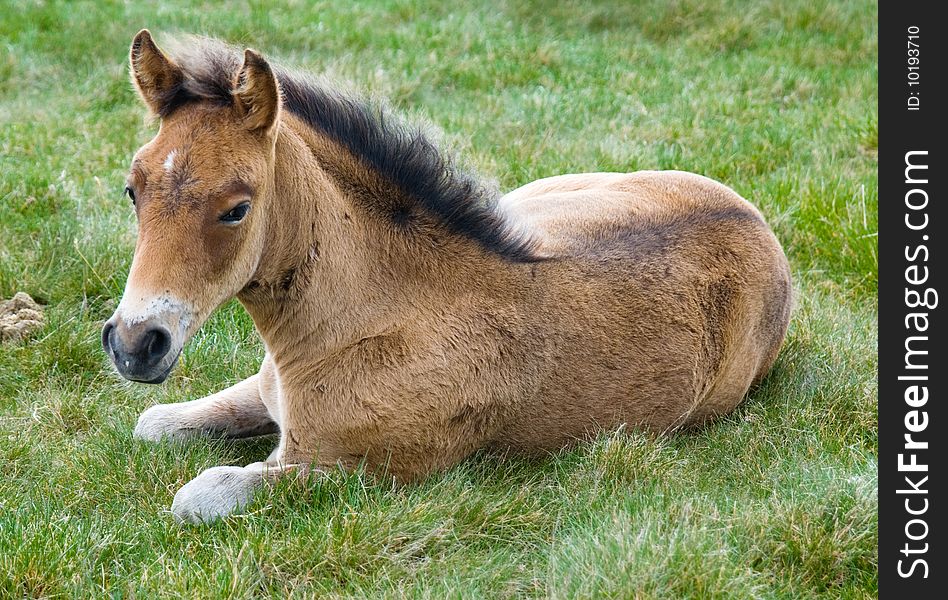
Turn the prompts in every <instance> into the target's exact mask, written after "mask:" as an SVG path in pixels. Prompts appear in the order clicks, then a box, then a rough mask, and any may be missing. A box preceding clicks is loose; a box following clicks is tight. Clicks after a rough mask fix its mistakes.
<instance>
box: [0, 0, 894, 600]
mask: <svg viewBox="0 0 948 600" xmlns="http://www.w3.org/2000/svg"><path fill="white" fill-rule="evenodd" d="M876 19H877V6H876V4H875V3H874V2H871V1H842V2H826V3H823V2H812V1H804V0H772V1H761V2H744V1H738V0H679V1H675V2H662V1H659V0H644V1H641V2H614V3H613V2H580V1H572V0H570V1H563V2H557V3H555V4H553V3H544V2H540V1H538V0H534V1H529V0H525V1H523V2H503V1H499V0H497V1H493V2H489V1H488V2H480V3H474V4H472V5H468V4H466V3H427V2H422V1H421V0H391V1H371V2H362V3H352V4H349V3H345V2H328V1H327V2H302V1H295V2H287V3H285V4H281V5H280V6H279V7H277V6H276V5H275V3H268V2H263V1H251V2H217V1H213V2H212V1H208V2H201V3H196V2H195V3H192V2H183V1H179V0H168V1H165V2H161V3H160V5H157V4H156V5H155V6H150V5H149V3H124V2H112V1H109V2H92V1H76V2H61V1H55V0H45V1H44V0H0V298H10V297H12V296H13V295H14V293H16V292H17V291H25V292H27V293H29V294H31V295H32V296H33V297H34V298H36V299H37V300H39V301H40V302H41V303H43V304H44V305H45V310H46V320H45V324H44V326H43V328H42V329H41V330H39V331H38V332H36V333H34V334H33V335H32V336H31V337H30V338H28V339H26V340H22V341H7V342H3V344H2V346H0V598H20V597H44V598H104V597H139V598H163V597H169V598H171V597H182V598H193V597H226V598H258V597H287V596H292V597H340V598H341V597H351V598H377V597H421V598H426V597H427V598H448V597H470V598H534V597H552V598H592V597H605V598H631V597H641V598H718V597H734V598H751V597H754V598H783V597H787V598H807V597H833V598H863V597H865V598H869V597H875V596H876V594H877V579H878V575H877V571H878V560H877V552H876V545H877V540H878V522H877V515H876V511H877V505H878V501H877V475H876V473H877V465H876V463H877V449H878V443H877V434H876V429H877V413H876V396H877V383H876V368H877V359H876V349H877V325H876V320H877V301H876V291H877V252H876V241H877V240H876V232H877V206H878V188H877V180H876V160H877V140H878V116H877V114H878V113H877V105H876V95H877V67H876V57H877V52H878V48H877V43H876ZM142 27H148V28H150V29H151V31H152V32H153V33H155V34H156V36H157V39H158V42H159V43H161V41H162V36H163V35H164V36H167V35H168V34H174V33H181V32H190V33H203V34H208V35H212V36H215V37H220V38H223V39H225V40H227V41H230V42H233V43H237V44H240V45H244V46H251V47H254V48H257V49H259V50H261V51H263V52H264V53H265V54H267V56H269V57H270V58H271V59H272V60H274V61H275V62H279V63H282V64H286V65H290V66H294V67H297V68H300V69H305V70H311V71H314V72H319V73H326V74H329V75H331V76H332V77H335V78H337V79H339V80H341V81H344V82H349V84H350V85H351V87H354V88H355V89H359V90H362V91H364V92H365V93H366V94H368V95H372V96H377V97H383V98H387V99H388V101H389V103H390V105H391V106H392V107H393V108H394V109H396V110H397V111H398V112H400V113H402V114H404V115H406V117H407V118H408V119H409V120H416V121H420V122H425V123H432V124H436V125H437V126H438V127H439V128H440V129H441V131H442V132H443V136H444V138H445V140H446V143H447V144H448V145H449V146H450V147H452V148H453V149H454V150H455V151H456V152H458V153H459V154H460V155H461V156H463V162H464V163H465V164H467V165H469V166H470V167H471V168H473V169H474V170H476V171H477V172H479V173H481V174H483V175H484V176H485V177H486V178H490V179H494V180H496V182H497V185H498V186H499V187H500V188H501V189H502V190H508V189H512V188H514V187H517V186H519V185H522V184H524V183H526V182H528V181H531V180H533V179H537V178H540V177H545V176H550V175H555V174H559V173H564V172H582V171H633V170H638V169H673V168H674V169H683V170H688V171H694V172H697V173H701V174H704V175H707V176H709V177H712V178H715V179H718V180H720V181H722V182H724V183H726V184H728V185H730V186H731V187H733V188H734V189H735V190H737V191H738V192H739V193H740V194H741V195H743V196H744V197H746V198H748V199H750V200H752V201H753V202H754V203H755V204H756V205H757V206H758V207H760V209H761V210H762V212H763V213H764V215H765V216H766V218H767V219H768V221H769V222H770V223H771V225H772V226H773V228H774V230H775V232H776V234H777V236H778V238H779V239H780V240H781V242H782V243H783V245H784V247H785V249H786V252H787V255H788V257H789V259H790V262H791V265H792V270H793V279H794V293H795V308H794V312H793V317H792V321H791V325H790V330H789V334H788V338H787V341H786V344H785V347H784V349H783V352H782V354H781V356H780V358H779V359H778V361H777V364H776V366H775V368H774V370H773V372H772V373H771V375H770V376H769V377H768V378H767V379H766V380H765V381H764V382H763V384H762V385H761V386H760V387H758V388H757V389H756V390H753V391H752V393H751V394H750V395H749V396H748V398H747V399H746V400H745V401H744V403H743V404H742V405H741V406H740V407H739V408H738V409H737V410H736V411H735V412H734V413H733V414H732V415H730V416H728V417H726V418H723V419H720V420H718V421H716V422H714V423H713V424H711V425H708V426H706V427H703V428H701V429H699V430H697V431H690V432H683V433H680V434H677V435H673V436H667V437H650V436H646V435H643V434H641V433H639V432H635V431H621V432H618V433H616V434H613V435H609V436H605V437H603V438H601V439H599V440H597V441H595V442H592V443H588V444H584V445H581V446H579V447H577V448H574V449H571V450H568V451H564V452H561V453H559V454H557V455H555V456H550V457H547V458H543V459H542V460H525V459H522V458H518V457H515V456H509V457H496V456H475V457H473V458H472V459H470V460H468V461H466V462H465V463H463V464H462V465H461V466H459V467H458V468H455V469H452V470H451V471H449V472H446V473H443V474H440V475H437V476H434V477H432V478H431V479H430V480H428V481H426V482H424V483H420V484H416V485H411V486H406V487H402V488H392V487H391V486H388V485H384V484H380V483H378V482H375V481H373V480H372V479H371V478H368V477H365V476H363V475H360V474H358V473H356V474H348V475H347V474H344V473H333V474H331V475H329V476H326V477H321V478H318V479H315V480H312V481H309V482H300V481H285V482H281V483H279V484H278V485H276V486H275V487H273V488H271V489H267V490H266V491H264V492H263V493H261V494H260V495H259V497H258V498H257V500H256V502H255V503H254V504H253V505H252V506H251V507H250V509H249V512H247V513H246V514H243V515H240V516H234V517H231V518H228V519H226V520H224V521H222V522H219V523H216V524H214V525H211V526H206V527H184V528H183V527H179V526H177V525H176V524H175V523H174V521H173V519H172V517H171V514H170V512H169V511H168V508H169V506H170V504H171V499H172V496H173V494H174V492H175V491H176V490H177V489H178V488H179V487H181V486H182V485H183V484H184V483H186V482H187V481H189V480H190V479H191V478H193V477H194V476H196V475H197V474H198V473H199V472H200V471H201V470H203V469H204V468H207V467H211V466H215V465H220V464H240V465H243V464H246V463H250V462H254V461H256V460H260V459H262V458H263V457H264V456H265V455H266V454H267V453H268V452H269V450H270V447H271V446H272V445H273V444H274V440H273V439H262V440H252V441H243V442H233V441H220V440H217V441H213V440H206V441H195V442H190V443H186V444H181V443H177V444H173V443H163V444H149V443H144V442H139V441H136V440H133V439H132V435H131V434H132V429H133V427H134V424H135V420H136V418H137V415H138V414H139V413H140V412H141V411H142V410H144V409H145V408H146V407H148V406H150V405H152V404H154V403H157V402H176V401H182V400H189V399H193V398H197V397H201V396H204V395H206V394H208V393H210V392H213V391H216V390H218V389H221V388H222V387H225V386H226V385H229V384H231V383H233V382H236V381H238V380H239V379H242V378H244V377H247V376H249V375H250V374H252V373H254V372H255V370H256V368H257V366H258V364H259V361H260V360H261V358H262V356H263V349H262V346H261V344H260V342H259V341H258V339H257V337H256V335H255V332H254V329H253V323H252V322H251V321H250V319H249V317H248V316H247V315H246V314H245V313H244V311H243V309H242V308H241V307H240V305H239V304H237V303H230V304H228V305H226V306H225V307H224V308H223V309H222V310H220V311H219V312H218V313H217V314H216V315H215V316H214V317H213V318H212V319H211V320H210V321H209V322H208V323H207V324H206V325H205V326H204V328H203V329H202V330H201V331H200V332H199V333H198V334H197V336H196V337H195V338H194V339H193V340H192V341H191V342H190V343H189V345H188V346H187V347H186V349H185V352H184V354H183V356H182V360H181V363H180V364H179V366H178V368H177V370H176V371H175V372H174V373H173V375H172V376H171V377H170V378H169V380H168V381H167V382H166V383H165V384H163V385H161V386H144V385H136V384H130V383H127V382H124V381H122V380H121V379H120V378H119V377H118V376H117V375H116V374H115V373H114V372H113V370H112V368H111V367H110V366H109V365H108V362H107V358H106V356H105V354H104V353H103V352H102V350H101V346H100V341H99V331H100V329H101V326H102V323H103V321H104V319H106V318H108V317H109V316H110V315H111V313H112V311H113V310H114V308H115V305H116V303H117V301H118V299H119V298H120V297H121V294H122V290H123V287H124V282H125V276H126V273H127V271H128V267H129V264H130V262H131V256H132V249H133V247H134V240H135V220H134V213H133V212H132V208H131V206H130V203H129V202H128V200H127V199H125V198H123V196H122V190H123V187H124V179H125V174H126V170H127V168H128V164H129V161H130V158H131V155H132V153H133V152H134V151H135V150H136V149H137V148H138V147H139V146H140V145H141V144H143V143H144V142H146V141H147V140H149V139H150V138H151V137H152V136H153V135H154V133H155V125H154V124H152V123H149V122H147V121H146V119H145V118H144V110H143V108H142V107H141V105H140V103H139V101H138V99H137V98H136V96H135V95H134V93H133V91H132V88H131V86H130V83H129V78H128V74H127V50H128V44H129V42H130V40H131V38H132V36H133V35H134V34H135V32H137V31H138V30H139V29H140V28H142Z"/></svg>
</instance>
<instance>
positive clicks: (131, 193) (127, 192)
mask: <svg viewBox="0 0 948 600" xmlns="http://www.w3.org/2000/svg"><path fill="white" fill-rule="evenodd" d="M125 195H126V196H128V197H129V198H130V199H131V201H132V206H135V190H133V189H132V188H130V187H128V186H125Z"/></svg>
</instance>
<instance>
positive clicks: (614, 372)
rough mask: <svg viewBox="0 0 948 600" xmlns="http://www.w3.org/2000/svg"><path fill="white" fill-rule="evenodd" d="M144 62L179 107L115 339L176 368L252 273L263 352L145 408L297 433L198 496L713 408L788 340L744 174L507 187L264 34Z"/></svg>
mask: <svg viewBox="0 0 948 600" xmlns="http://www.w3.org/2000/svg"><path fill="white" fill-rule="evenodd" d="M131 71H132V78H133V80H134V82H135V85H136V87H137V89H138V92H139V94H140V96H141V99H142V100H143V101H144V103H145V104H146V105H147V107H148V108H149V109H150V111H151V112H153V113H154V114H156V115H157V116H158V117H159V118H160V123H161V127H160V129H159V131H158V135H157V136H156V137H155V138H154V139H153V140H151V141H150V142H148V143H147V144H145V145H144V146H143V147H142V148H141V149H140V150H139V151H138V152H137V153H136V155H135V158H134V160H133V161H132V166H131V171H130V174H129V176H128V182H127V189H126V191H127V193H128V195H129V196H130V197H131V200H132V202H133V204H134V205H135V212H136V215H137V218H138V240H137V244H136V248H135V256H134V260H133V261H132V267H131V272H130V273H129V276H128V283H127V286H126V288H125V293H124V295H123V297H122V301H121V303H120V304H119V306H118V309H117V310H116V311H115V314H114V315H113V316H112V318H111V319H109V321H108V322H107V323H106V325H105V328H104V329H103V332H102V340H103V344H104V346H105V349H106V351H107V352H108V354H109V356H110V357H111V359H112V361H113V363H114V365H115V367H116V369H117V370H118V371H119V373H121V374H122V376H124V377H126V378H127V379H130V380H133V381H142V382H147V383H160V382H161V381H163V380H164V379H165V378H166V377H167V376H168V373H169V372H170V370H171V369H172V367H173V366H174V364H175V362H176V360H177V357H178V355H179V354H180V352H181V348H182V346H183V345H184V343H185V342H186V341H187V339H188V338H189V337H190V336H191V335H193V334H194V332H195V331H196V330H197V329H198V328H199V327H200V326H201V324H202V323H203V322H204V321H205V319H207V317H208V315H210V313H211V312H212V311H214V309H215V308H217V307H218V306H220V305H221V304H222V303H223V302H225V301H227V300H228V299H230V298H233V297H235V296H236V297H237V298H238V299H239V300H240V302H241V303H242V304H243V306H244V307H245V308H246V310H247V312H248V313H249V314H250V316H251V317H252V318H253V321H254V324H255V325H256V328H257V330H258V332H259V333H260V336H261V337H262V338H263V341H264V344H265V347H266V355H265V357H264V359H263V364H262V365H261V366H260V371H259V373H258V374H256V375H254V376H253V377H250V378H248V379H246V380H244V381H242V382H240V383H237V384H236V385H234V386H232V387H230V388H228V389H226V390H223V391H221V392H218V393H216V394H213V395H211V396H208V397H207V398H202V399H200V400H193V401H191V402H182V403H179V404H170V405H159V406H154V407H152V408H150V409H148V410H146V411H145V412H144V413H143V414H142V415H141V417H140V418H139V420H138V425H137V426H136V428H135V436H136V437H138V438H142V439H147V440H159V439H164V438H186V437H190V436H194V435H205V434H210V435H225V436H231V437H243V436H253V435H259V434H264V433H274V432H279V434H280V441H279V445H278V446H277V448H276V449H275V450H274V451H273V453H272V454H271V455H270V458H269V459H268V460H267V461H265V462H259V463H254V464H252V465H249V466H247V467H215V468H212V469H208V470H206V471H204V472H203V473H201V474H200V475H199V476H198V477H197V478H195V479H194V480H192V481H191V482H189V483H188V484H187V485H185V486H184V487H183V488H181V489H180V490H179V491H178V493H177V494H176V495H175V498H174V502H173V504H172V511H173V513H174V515H175V517H176V518H177V519H178V520H182V521H189V522H201V521H208V520H211V519H214V518H217V517H220V516H223V515H227V514H229V513H231V512H233V511H234V510H236V509H238V508H241V507H242V506H244V505H246V504H247V503H248V502H249V501H250V499H251V498H252V495H253V492H254V490H255V489H256V488H258V487H259V486H260V485H261V484H263V483H264V482H265V481H266V480H267V479H268V478H273V477H277V476H279V475H280V474H281V473H283V472H285V471H286V470H287V469H291V468H295V467H298V466H299V467H306V468H316V469H318V468H329V467H332V466H335V465H342V466H344V467H347V468H352V467H354V466H356V465H358V464H365V465H366V467H367V468H368V469H369V470H371V471H375V472H385V473H388V474H389V475H390V476H393V477H394V478H395V479H396V480H398V481H402V482H404V481H411V480H415V479H418V478H421V477H424V476H425V475H426V474H428V473H430V472H432V471H436V470H439V469H446V468H448V467H450V466H451V465H454V464H455V463H457V462H458V461H460V460H462V459H464V458H465V457H466V456H468V455H470V454H471V453H472V452H474V451H475V450H477V449H479V448H498V449H506V450H514V451H521V452H527V453H530V452H534V453H535V452H541V451H545V450H550V449H556V448H559V447H562V446H564V445H566V444H569V443H570V442H572V441H574V440H577V439H582V438H587V437H589V436H592V435H595V434H596V433H597V432H600V431H603V430H610V429H614V428H616V427H618V426H619V425H620V424H623V423H628V424H629V425H630V426H634V427H641V428H646V429H649V430H653V431H658V432H662V431H669V430H673V429H675V428H679V427H683V426H687V425H690V424H694V423H699V422H702V421H703V420H705V419H707V418H709V417H713V416H715V415H720V414H723V413H726V412H728V411H730V410H731V409H733V408H734V407H735V406H736V405H737V404H738V402H740V400H741V398H742V397H743V396H744V394H745V393H746V392H747V390H748V388H749V387H750V386H751V385H752V384H753V383H754V382H756V381H758V380H760V379H761V377H763V376H764V374H766V373H767V371H768V369H769V368H770V366H771V364H772V363H773V361H774V359H775V357H776V356H777V352H778V350H779V348H780V345H781V343H782V341H783V338H784V334H785V332H786V328H787V323H788V319H789V314H790V301H791V293H790V278H789V271H788V267H787V261H786V258H785V256H784V254H783V251H782V249H781V247H780V244H779V243H778V242H777V240H776V239H775V237H774V235H773V233H772V232H771V231H770V229H769V228H768V227H767V225H766V224H765V223H764V220H763V218H762V217H761V215H760V213H759V212H758V211H757V210H756V209H755V208H754V207H753V206H752V205H751V204H750V203H748V202H747V201H745V200H743V199H742V198H741V197H740V196H738V195H737V194H736V193H734V192H733V191H731V190H730V189H728V188H727V187H725V186H723V185H721V184H719V183H716V182H714V181H711V180H709V179H706V178H703V177H700V176H697V175H691V174H688V173H682V172H653V171H648V172H638V173H630V174H620V173H596V174H584V175H563V176H560V177H551V178H549V179H543V180H540V181H536V182H533V183H530V184H528V185H526V186H524V187H521V188H519V189H517V190H514V191H513V192H510V193H509V194H507V195H506V196H503V197H500V198H498V197H496V196H495V195H492V194H491V193H490V192H489V191H487V189H486V188H485V187H483V186H482V185H481V184H479V183H478V182H477V181H476V180H475V179H474V178H472V177H471V176H469V175H466V174H464V173H462V172H460V171H459V170H457V169H456V168H455V167H453V166H452V163H451V162H450V161H449V160H447V159H445V158H444V157H443V156H442V155H441V154H440V153H439V152H438V150H437V149H436V148H435V147H434V146H433V145H432V144H431V143H430V142H429V141H428V140H427V138H425V137H424V136H423V135H422V134H421V133H419V132H418V131H415V130H413V129H409V128H406V127H404V126H402V125H400V124H396V123H393V122H392V121H391V120H389V119H387V118H383V116H382V115H381V114H380V113H379V112H378V111H376V110H374V109H372V108H370V107H368V106H367V105H366V104H364V103H362V102H361V101H359V100H357V99H354V98H351V97H348V96H345V95H341V94H338V93H336V92H334V91H333V90H330V89H327V88H326V86H324V85H320V84H316V83H313V82H309V81H306V80H304V79H303V78H300V77H297V76H293V75H290V74H288V73H286V72H283V71H281V70H275V69H274V68H273V67H271V66H270V64H269V63H268V62H267V61H266V60H265V59H264V58H263V57H262V56H261V55H259V54H257V53H256V52H253V51H251V50H247V51H245V52H244V54H243V57H241V56H240V55H239V54H238V53H234V52H232V51H231V50H230V49H228V48H226V47H224V46H222V45H220V44H216V43H213V42H199V43H193V44H192V45H191V46H190V47H189V48H187V49H186V50H185V51H184V52H181V53H178V54H175V55H174V56H170V57H169V56H168V55H166V54H164V53H163V52H162V51H161V50H160V49H159V48H158V47H157V46H156V45H155V43H154V42H153V41H152V38H151V36H150V35H149V33H148V31H147V30H144V31H142V32H140V33H139V34H138V35H137V36H136V37H135V39H134V41H133V43H132V47H131Z"/></svg>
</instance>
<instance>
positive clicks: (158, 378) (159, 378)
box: [113, 350, 181, 385]
mask: <svg viewBox="0 0 948 600" xmlns="http://www.w3.org/2000/svg"><path fill="white" fill-rule="evenodd" d="M180 356H181V351H180V350H179V351H178V353H177V354H176V355H175V357H174V359H172V361H171V362H170V363H168V366H167V367H165V369H164V371H162V372H160V373H158V374H157V375H155V376H154V377H152V378H150V379H149V378H148V377H147V376H137V375H126V374H125V373H122V370H121V369H120V368H119V366H118V364H116V365H115V368H116V370H117V371H118V372H119V375H121V376H122V377H123V378H125V379H127V380H128V381H134V382H135V383H148V384H153V385H157V384H159V383H164V381H165V379H168V375H171V371H173V370H174V368H175V365H177V364H178V358H179V357H180ZM114 360H115V359H114V358H113V362H114Z"/></svg>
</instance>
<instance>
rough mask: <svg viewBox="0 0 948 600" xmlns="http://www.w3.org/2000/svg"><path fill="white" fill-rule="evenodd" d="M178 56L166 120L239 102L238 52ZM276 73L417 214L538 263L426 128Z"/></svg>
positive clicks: (292, 101) (317, 125) (307, 116)
mask: <svg viewBox="0 0 948 600" xmlns="http://www.w3.org/2000/svg"><path fill="white" fill-rule="evenodd" d="M172 55H173V59H174V60H175V62H177V64H178V65H179V66H180V67H181V68H182V69H183V71H184V74H185V77H184V80H183V82H182V83H181V84H180V86H178V87H177V88H176V89H175V90H173V92H172V93H170V94H169V95H168V96H167V97H166V99H165V102H164V103H163V106H162V109H161V110H160V111H159V116H161V117H165V116H167V115H168V114H170V113H171V112H173V111H175V110H177V109H178V108H180V107H181V106H183V105H185V104H188V103H190V102H194V101H210V102H214V103H219V104H221V105H229V104H230V103H231V102H232V97H231V92H232V91H233V81H234V78H235V75H236V73H237V71H238V69H239V68H240V66H241V54H240V53H238V52H237V51H236V50H235V49H233V48H231V47H228V46H226V45H224V44H222V43H220V42H217V41H214V40H203V39H197V40H195V39H191V40H188V41H187V42H186V43H184V44H179V49H178V51H176V52H173V53H172ZM273 68H274V71H275V73H276V76H277V79H278V80H279V82H280V87H281V89H282V92H283V107H284V109H285V110H288V111H290V112H291V113H293V114H294V115H296V116H297V117H299V118H300V119H302V120H303V121H304V122H305V123H307V124H308V125H309V126H311V127H313V128H314V129H316V130H317V131H320V132H322V133H324V134H325V135H327V136H329V137H330V138H332V139H333V140H335V141H337V142H338V143H340V144H342V145H343V146H344V147H346V148H347V149H348V150H349V151H350V152H351V153H352V154H353V155H354V156H356V157H359V158H360V159H362V160H363V161H364V162H365V163H366V164H367V165H369V166H370V167H371V168H372V169H373V170H375V171H376V172H377V173H378V174H379V175H380V176H382V177H383V178H384V179H385V180H387V181H390V182H391V183H392V184H393V185H394V186H395V187H396V188H397V189H398V190H400V191H401V192H402V194H403V195H404V196H405V197H406V199H408V201H409V202H411V203H412V204H413V207H412V208H418V209H420V210H423V211H424V213H425V214H427V215H429V216H430V217H432V218H433V219H434V220H435V221H437V222H438V223H440V224H442V225H443V226H445V227H446V228H447V229H448V230H449V231H451V232H453V233H455V234H458V235H462V236H466V237H468V238H472V239H474V240H476V241H477V242H478V243H479V244H480V245H481V246H482V247H483V248H485V249H487V250H489V251H491V252H494V253H496V254H499V255H501V256H503V257H505V258H508V259H511V260H517V261H530V260H536V258H535V257H534V255H533V252H532V248H533V243H532V240H531V239H530V238H529V237H528V236H526V235H524V234H521V233H518V232H517V231H515V230H514V229H512V228H511V227H510V226H509V225H508V224H507V223H506V222H505V220H504V219H503V217H502V216H501V215H500V214H499V213H498V212H497V211H496V210H495V207H496V204H497V200H498V198H499V195H498V194H497V193H496V192H492V191H491V190H490V189H489V188H488V187H486V186H485V185H483V184H482V183H481V182H480V181H478V180H477V178H475V177H474V176H473V175H471V174H469V173H467V172H465V171H463V170H461V169H459V168H458V167H457V166H456V165H455V164H454V161H453V160H452V159H451V158H450V157H446V156H445V155H444V154H443V153H442V152H441V151H440V150H439V149H438V148H437V146H436V145H435V144H434V143H433V142H432V141H431V140H430V139H429V138H428V137H427V136H426V135H425V134H424V132H423V131H422V130H421V129H420V128H418V127H415V126H410V125H407V124H405V123H404V122H402V121H401V120H400V119H398V118H395V117H393V116H391V115H390V114H389V113H387V112H386V111H385V110H384V109H382V108H381V107H380V106H377V105H373V104H372V103H370V102H368V101H366V100H364V99H361V98H357V97H353V96H350V95H345V94H342V93H340V92H338V91H335V90H332V89H328V88H327V86H326V85H324V84H320V83H317V82H315V81H313V80H311V79H309V78H306V77H304V76H300V75H296V74H291V73H290V72H289V71H286V70H284V69H281V68H279V67H276V66H275V65H274V66H273ZM390 218H391V219H392V221H393V223H394V224H398V223H399V222H401V221H404V219H405V218H406V211H405V208H404V207H402V208H400V209H397V210H394V211H392V214H391V215H390Z"/></svg>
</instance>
